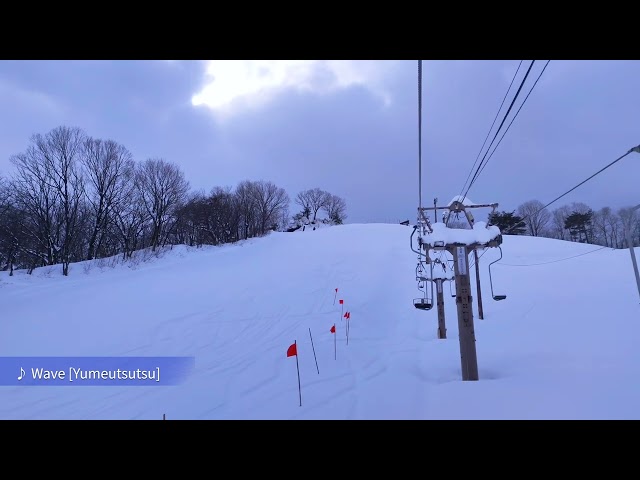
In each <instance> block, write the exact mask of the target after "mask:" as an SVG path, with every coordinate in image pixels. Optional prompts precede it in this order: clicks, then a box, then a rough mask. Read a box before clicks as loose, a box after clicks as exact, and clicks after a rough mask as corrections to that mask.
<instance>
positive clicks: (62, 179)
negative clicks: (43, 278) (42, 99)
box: [0, 126, 346, 275]
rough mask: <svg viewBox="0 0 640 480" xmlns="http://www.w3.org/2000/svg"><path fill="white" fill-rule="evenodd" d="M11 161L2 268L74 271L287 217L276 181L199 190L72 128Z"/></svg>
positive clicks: (224, 237)
mask: <svg viewBox="0 0 640 480" xmlns="http://www.w3.org/2000/svg"><path fill="white" fill-rule="evenodd" d="M11 162H12V163H13V165H14V167H15V172H14V174H13V175H12V176H11V177H10V178H2V177H0V270H10V271H11V272H13V269H14V268H27V269H28V270H29V271H33V269H34V268H36V267H40V266H46V265H57V264H61V265H62V273H63V275H68V274H69V265H70V264H71V263H72V262H77V261H81V260H91V259H95V258H104V257H110V256H114V255H118V254H121V255H123V257H124V258H128V257H131V255H132V253H133V252H134V251H136V250H139V249H144V248H150V249H151V250H153V251H155V250H156V249H157V248H158V247H160V246H164V245H170V244H179V243H184V244H188V245H203V244H212V245H219V244H222V243H229V242H235V241H238V240H241V239H246V238H251V237H255V236H261V235H264V234H266V233H267V232H268V231H270V230H278V229H284V228H286V227H287V225H288V224H289V219H290V217H289V203H290V199H289V196H288V194H287V193H286V191H285V190H284V189H282V188H280V187H278V186H276V185H274V184H273V183H271V182H266V181H249V180H246V181H243V182H240V183H239V184H238V185H237V187H236V188H235V189H231V188H228V187H227V188H222V187H215V188H213V189H212V190H211V192H210V193H209V194H205V193H204V192H196V193H193V192H191V191H190V186H189V182H188V181H187V180H186V179H185V176H184V174H183V172H182V171H181V170H180V168H179V167H178V166H176V165H175V164H173V163H170V162H167V161H166V160H164V159H160V158H152V159H147V160H145V161H143V162H139V163H138V162H135V161H134V159H133V157H132V154H131V153H130V152H129V151H128V150H127V149H126V148H125V147H124V146H123V145H121V144H118V143H117V142H115V141H112V140H101V139H96V138H92V137H90V136H89V135H87V134H86V133H85V132H84V131H83V130H81V129H79V128H75V127H65V126H63V127H58V128H56V129H54V130H52V131H50V132H49V133H47V134H46V135H41V134H36V135H34V136H33V137H31V139H30V142H29V145H28V147H27V149H26V151H25V152H23V153H19V154H17V155H14V156H13V157H12V158H11ZM325 193H326V192H325ZM326 195H328V198H329V199H330V200H331V201H330V202H329V203H327V201H326V198H325V202H324V203H322V205H323V206H324V208H326V205H334V207H335V208H334V210H335V211H337V212H338V214H339V215H338V216H339V217H340V218H344V210H345V208H346V206H345V204H344V201H343V200H342V199H340V198H339V197H335V196H333V195H329V194H326ZM334 210H332V212H334ZM316 213H317V210H316ZM334 213H335V212H334ZM334 216H335V215H334ZM336 223H338V222H336Z"/></svg>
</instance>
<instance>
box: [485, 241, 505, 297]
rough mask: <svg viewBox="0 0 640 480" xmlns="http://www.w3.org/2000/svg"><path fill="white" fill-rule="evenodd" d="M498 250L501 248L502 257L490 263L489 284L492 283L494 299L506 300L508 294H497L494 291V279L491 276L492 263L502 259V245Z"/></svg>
mask: <svg viewBox="0 0 640 480" xmlns="http://www.w3.org/2000/svg"><path fill="white" fill-rule="evenodd" d="M498 250H500V258H498V259H497V260H494V261H493V262H491V263H490V264H489V284H490V285H491V296H492V297H493V299H494V300H496V301H498V300H504V299H506V298H507V296H506V295H495V294H494V293H493V280H492V278H491V265H493V264H494V263H496V262H499V261H500V260H502V247H498Z"/></svg>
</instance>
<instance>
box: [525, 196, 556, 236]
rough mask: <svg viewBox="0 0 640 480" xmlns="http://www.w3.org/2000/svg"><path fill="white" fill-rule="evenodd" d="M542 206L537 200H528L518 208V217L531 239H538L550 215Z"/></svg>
mask: <svg viewBox="0 0 640 480" xmlns="http://www.w3.org/2000/svg"><path fill="white" fill-rule="evenodd" d="M543 207H544V204H543V203H542V202H541V201H539V200H529V201H528V202H525V203H523V204H522V205H520V206H519V207H518V215H520V216H521V217H522V218H523V220H524V222H525V224H526V226H527V233H528V234H529V235H531V236H533V237H539V236H541V235H542V233H543V232H544V231H545V229H546V227H547V224H548V223H549V219H550V218H551V215H550V214H549V212H548V211H547V209H545V208H543Z"/></svg>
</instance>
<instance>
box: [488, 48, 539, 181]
mask: <svg viewBox="0 0 640 480" xmlns="http://www.w3.org/2000/svg"><path fill="white" fill-rule="evenodd" d="M549 62H551V60H547V63H546V64H545V66H544V68H543V69H542V71H541V72H540V74H539V75H538V78H536V81H535V82H534V84H533V86H532V87H531V90H529V93H527V96H526V97H524V100H523V101H522V104H520V108H518V111H517V112H516V113H515V115H514V116H513V118H512V119H511V122H510V123H509V125H508V126H507V128H506V130H505V131H504V133H503V134H502V137H500V140H498V143H496V146H495V148H494V149H493V151H492V152H491V154H490V155H489V157H487V160H486V161H485V162H484V165H483V166H482V168H481V169H480V171H479V172H478V176H480V174H481V173H482V171H483V170H484V167H486V166H487V163H489V160H491V157H493V154H494V153H496V150H497V149H498V147H499V146H500V144H501V143H502V140H503V139H504V136H505V135H506V134H507V132H508V131H509V129H510V128H511V125H513V122H514V121H515V119H516V118H517V117H518V114H519V113H520V110H522V107H524V104H525V103H527V99H528V98H529V95H531V92H533V89H534V88H536V85H537V84H538V81H539V80H540V78H541V77H542V74H543V73H544V71H545V70H546V69H547V67H548V66H549Z"/></svg>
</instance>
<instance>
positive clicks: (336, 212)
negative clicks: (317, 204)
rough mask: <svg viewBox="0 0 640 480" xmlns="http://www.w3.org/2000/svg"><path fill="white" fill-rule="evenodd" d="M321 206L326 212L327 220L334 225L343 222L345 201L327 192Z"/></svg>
mask: <svg viewBox="0 0 640 480" xmlns="http://www.w3.org/2000/svg"><path fill="white" fill-rule="evenodd" d="M323 208H324V210H325V211H326V212H327V216H328V217H329V220H331V221H332V222H333V223H335V224H336V225H340V224H342V223H344V221H345V220H346V219H347V203H346V202H345V201H344V199H342V198H340V197H339V196H337V195H331V194H327V199H326V204H325V205H324V207H323Z"/></svg>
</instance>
